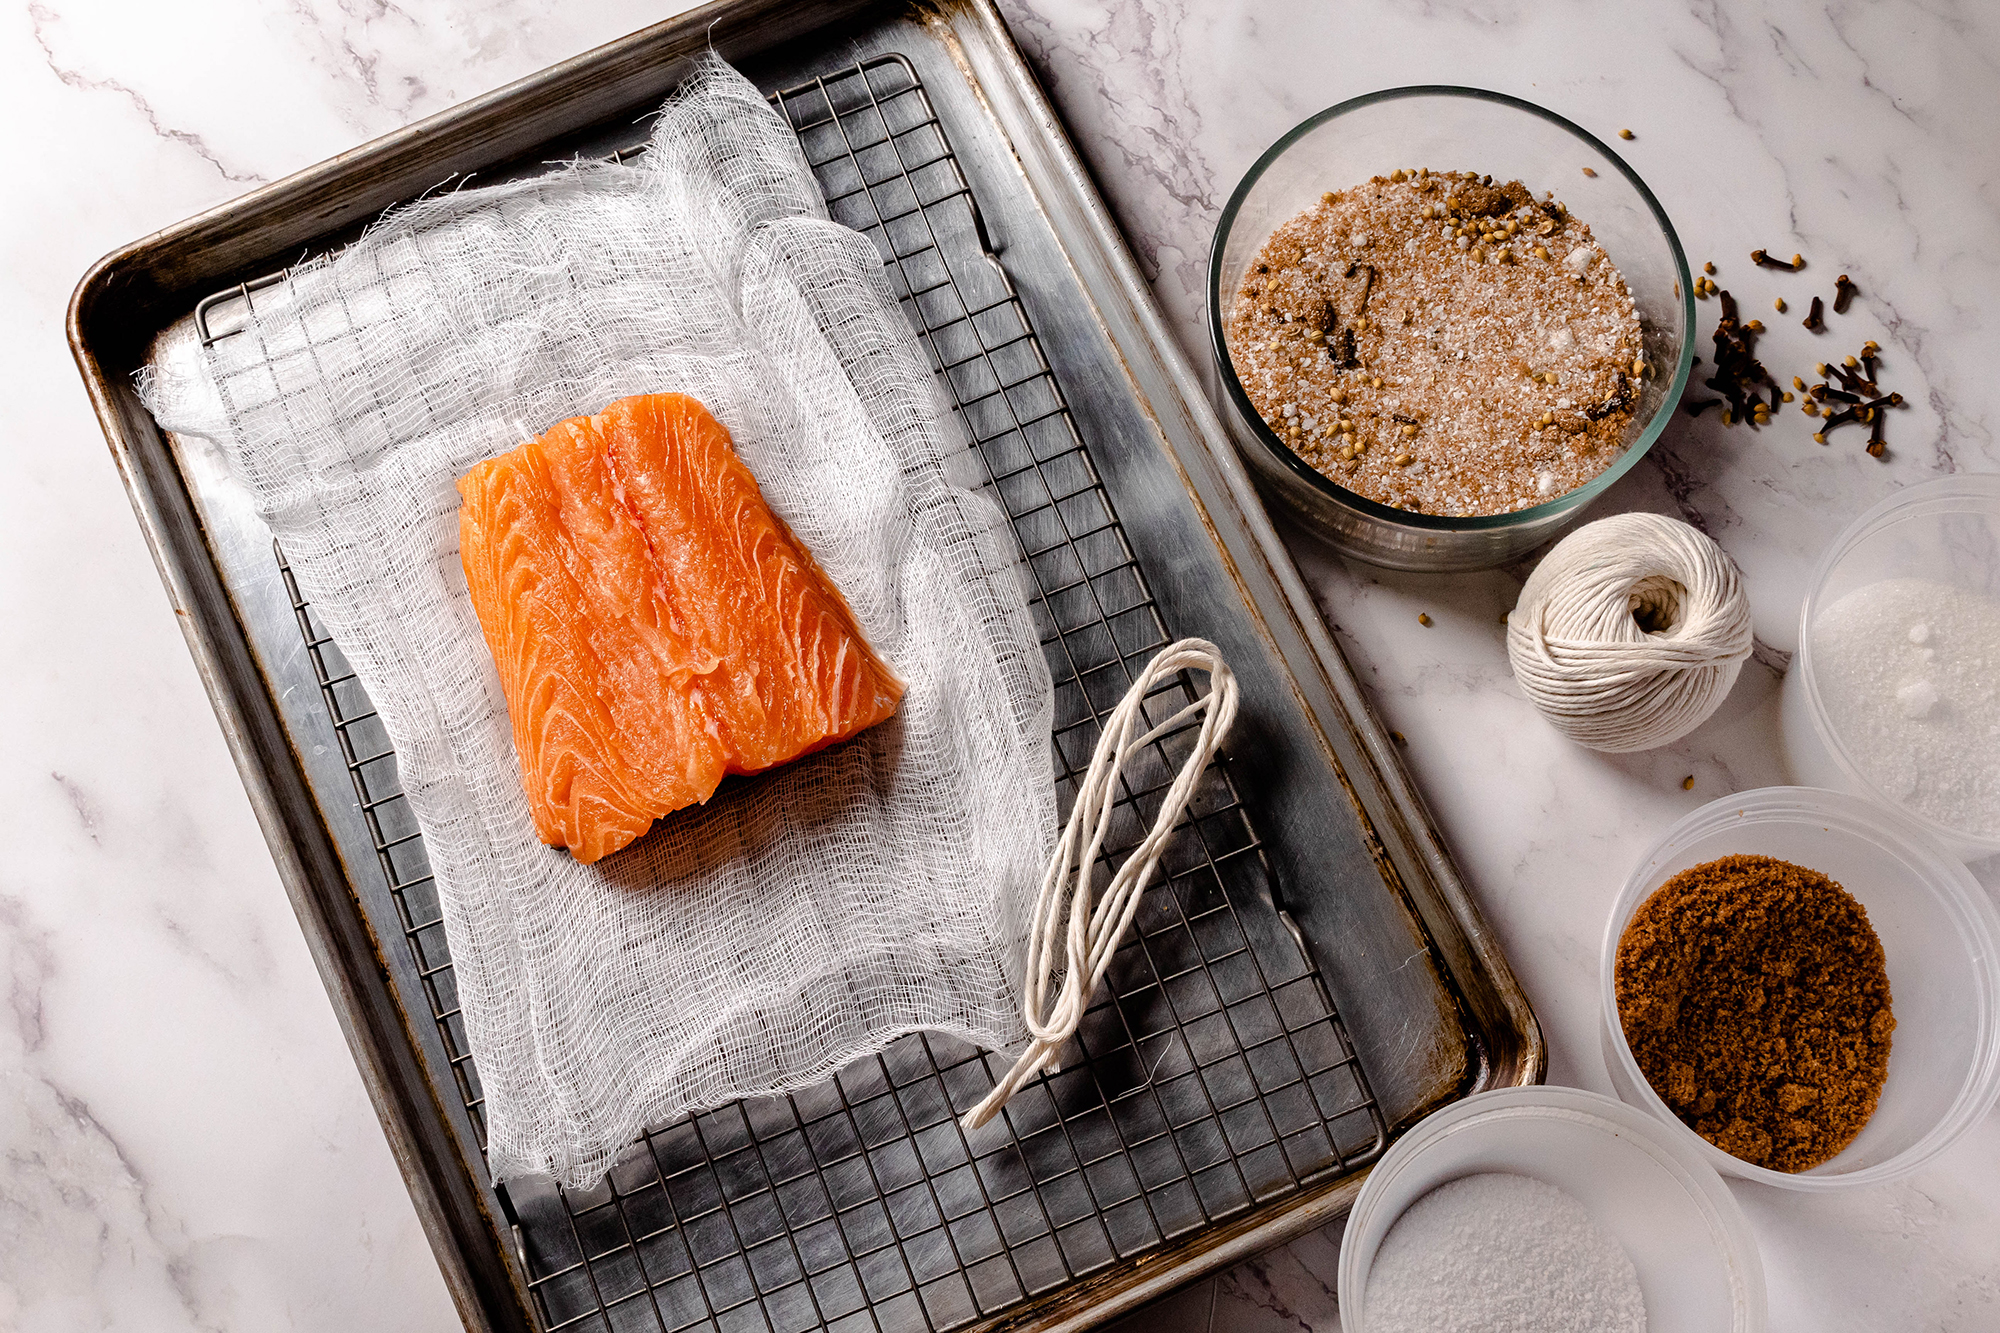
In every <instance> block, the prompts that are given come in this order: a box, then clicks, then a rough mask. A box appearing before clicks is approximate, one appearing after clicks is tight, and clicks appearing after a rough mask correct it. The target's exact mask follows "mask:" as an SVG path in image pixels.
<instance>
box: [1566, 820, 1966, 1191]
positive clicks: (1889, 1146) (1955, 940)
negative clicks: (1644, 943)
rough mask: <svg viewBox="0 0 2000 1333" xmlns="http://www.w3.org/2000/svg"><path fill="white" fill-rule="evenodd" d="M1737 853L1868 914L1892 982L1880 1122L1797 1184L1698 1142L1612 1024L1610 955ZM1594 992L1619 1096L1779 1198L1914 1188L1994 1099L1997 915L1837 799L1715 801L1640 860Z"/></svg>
mask: <svg viewBox="0 0 2000 1333" xmlns="http://www.w3.org/2000/svg"><path fill="white" fill-rule="evenodd" d="M1735 853H1749V854H1757V855H1763V856H1775V857H1777V858H1779V859H1780V860H1784V861H1790V862H1792V863H1793V864H1794V865H1801V866H1805V867H1807V868H1808V869H1812V870H1817V871H1819V872H1820V873H1821V874H1823V875H1826V876H1828V877H1829V878H1831V879H1833V880H1835V881H1836V882H1838V883H1839V884H1840V886H1841V887H1842V888H1844V889H1846V890H1847V891H1848V892H1849V893H1851V894H1853V895H1854V897H1855V898H1856V899H1857V900H1859V901H1860V903H1861V905H1862V906H1863V907H1864V908H1866V909H1867V912H1868V921H1869V924H1870V925H1871V926H1873V927H1874V929H1875V934H1876V935H1877V936H1878V937H1879V938H1880V939H1881V941H1882V952H1883V954H1884V958H1885V962H1886V963H1887V966H1888V971H1889V991H1890V1003H1891V1005H1892V1006H1893V1008H1894V1010H1895V1014H1896V1035H1895V1038H1894V1042H1893V1044H1892V1046H1891V1047H1890V1052H1889V1074H1888V1078H1887V1081H1886V1082H1885V1083H1884V1084H1883V1086H1882V1097H1881V1100H1880V1101H1879V1102H1878V1103H1877V1104H1876V1108H1875V1114H1874V1116H1873V1117H1872V1118H1871V1119H1870V1120H1869V1121H1868V1123H1867V1125H1865V1126H1864V1127H1863V1128H1862V1130H1861V1132H1860V1133H1859V1134H1858V1135H1856V1136H1855V1138H1854V1141H1853V1142H1852V1143H1850V1144H1848V1145H1847V1147H1846V1148H1845V1149H1843V1150H1842V1151H1841V1152H1840V1153H1839V1154H1838V1155H1837V1156H1835V1157H1833V1158H1832V1159H1830V1160H1828V1161H1825V1162H1822V1163H1821V1164H1820V1165H1818V1166H1816V1167H1814V1168H1813V1169H1812V1170H1810V1171H1805V1172H1801V1173H1798V1174H1791V1173H1787V1172H1783V1171H1772V1170H1770V1169H1768V1168H1766V1167H1761V1166H1753V1165H1752V1164H1750V1163H1749V1162H1745V1161H1742V1160H1740V1159H1738V1158H1736V1157H1732V1156H1731V1155H1730V1154H1728V1153H1726V1152H1724V1151H1723V1150H1722V1149H1720V1148H1718V1147H1716V1146H1715V1145H1714V1144H1712V1143H1710V1142H1709V1141H1708V1140H1707V1139H1704V1138H1702V1137H1701V1136H1700V1135H1699V1134H1697V1133H1695V1132H1694V1131H1693V1130H1692V1129H1690V1128H1688V1127H1687V1126H1686V1125H1685V1124H1683V1123H1682V1122H1681V1120H1680V1117H1678V1116H1676V1115H1675V1114H1674V1113H1673V1111H1672V1110H1671V1109H1669V1108H1668V1106H1667V1104H1666V1102H1665V1101H1664V1100H1663V1099H1662V1098H1661V1097H1660V1095H1659V1094H1658V1093H1657V1092H1655V1091H1653V1087H1652V1085H1651V1084H1650V1083H1648V1082H1647V1081H1646V1076H1645V1075H1644V1074H1643V1073H1642V1072H1640V1069H1639V1065H1638V1062H1637V1061H1636V1060H1634V1059H1633V1058H1632V1049H1631V1047H1630V1046H1629V1045H1628V1044H1627V1043H1626V1041H1625V1030H1624V1027H1623V1025H1622V1024H1620V1022H1619V1020H1618V997H1617V990H1616V988H1615V985H1614V970H1615V967H1616V963H1617V954H1618V941H1619V940H1620V938H1621V937H1623V935H1624V933H1625V927H1626V924H1627V923H1628V922H1630V921H1631V919H1632V916H1633V914H1634V913H1635V912H1637V911H1638V910H1639V905H1640V904H1641V903H1643V902H1644V901H1645V900H1646V899H1647V898H1648V897H1650V896H1652V893H1653V891H1654V890H1655V889H1657V888H1659V887H1660V885H1661V884H1663V883H1665V882H1666V881H1667V880H1668V879H1669V878H1671V877H1672V876H1674V875H1676V874H1678V873H1680V872H1681V871H1683V870H1686V869H1688V868H1690V867H1692V866H1697V865H1701V864H1703V863H1704V862H1708V861H1713V860H1715V859H1716V858H1717V857H1721V856H1729V855H1732V854H1735ZM1598 984H1599V986H1600V989H1601V991H1602V995H1603V1004H1602V1006H1601V1017H1602V1033H1603V1040H1604V1062H1605V1065H1606V1067H1607V1068H1608V1069H1609V1070H1610V1074H1611V1083H1612V1086H1613V1087H1614V1088H1616V1089H1617V1091H1618V1095H1619V1096H1620V1097H1622V1098H1624V1100H1625V1101H1627V1102H1629V1103H1630V1104H1631V1105H1633V1106H1636V1107H1640V1108H1642V1109H1643V1110H1645V1111H1647V1112H1649V1113H1651V1114H1652V1115H1653V1116H1654V1117H1655V1118H1656V1119H1658V1120H1659V1121H1660V1122H1661V1124H1662V1125H1664V1126H1665V1130H1664V1132H1665V1133H1666V1134H1667V1135H1668V1136H1669V1137H1671V1138H1673V1139H1674V1140H1676V1141H1677V1142H1679V1143H1681V1144H1682V1145H1683V1146H1685V1147H1687V1148H1689V1149H1690V1150H1692V1151H1694V1152H1696V1153H1698V1154H1699V1155H1700V1156H1701V1157H1702V1158H1703V1159H1704V1160H1706V1161H1707V1162H1708V1163H1709V1164H1710V1165H1711V1166H1713V1167H1714V1168H1715V1169H1716V1170H1718V1171H1721V1172H1724V1173H1726V1174H1728V1175H1733V1176H1738V1177H1740V1178H1742V1179H1744V1180H1754V1181H1757V1182H1759V1183H1760V1184H1765V1185H1775V1186H1777V1187H1778V1188H1780V1189H1788V1190H1809V1191H1824V1190H1837V1189H1847V1188H1850V1187H1853V1186H1858V1185H1874V1184H1879V1183H1880V1182H1882V1181H1885V1180H1893V1179H1895V1178H1897V1177H1899V1176H1904V1175H1908V1174H1909V1173H1910V1172H1912V1171H1914V1170H1916V1169H1917V1168H1918V1167H1919V1166H1921V1165H1923V1164H1924V1163H1925V1162H1928V1161H1929V1160H1930V1159H1931V1158H1933V1157H1935V1156H1937V1155H1938V1154H1939V1153H1941V1152H1943V1151H1944V1150H1945V1148H1946V1147H1947V1146H1949V1145H1950V1144H1951V1143H1952V1141H1953V1140H1955V1139H1957V1138H1958V1137H1959V1136H1960V1135H1961V1134H1963V1133H1964V1132H1965V1131H1966V1130H1967V1129H1969V1128H1971V1127H1972V1125H1973V1124H1975V1123H1976V1122H1977V1121H1978V1120H1979V1118H1980V1117H1981V1116H1983V1115H1985V1114H1986V1112H1987V1110H1988V1109H1989V1108H1991V1107H1992V1105H1993V1101H1994V1097H1995V1094H1996V1093H2000V913H1996V912H1995V911H1994V908H1993V903H1992V901H1991V900H1990V899H1988V897H1987V896H1986V893H1985V891H1984V890H1983V889H1981V888H1980V887H1979V885H1978V884H1977V883H1976V882H1975V881H1974V880H1973V878H1972V876H1971V875H1970V874H1969V873H1967V871H1966V869H1965V867H1964V865H1962V864H1960V863H1959V862H1958V861H1956V860H1953V859H1952V858H1951V857H1949V856H1947V855H1946V854H1944V853H1943V852H1941V851H1939V850H1937V849H1935V848H1934V847H1932V846H1930V845H1929V844H1928V843H1926V842H1924V841H1921V840H1920V839H1918V838H1917V837H1915V836H1913V835H1912V833H1911V831H1910V830H1909V827H1908V825H1906V824H1905V823H1903V821H1902V820H1901V818H1900V817H1899V816H1897V815H1896V814H1895V813H1894V812H1893V811H1890V810H1885V809H1883V808H1882V807H1880V806H1878V805H1876V804H1875V803H1874V802H1872V801H1868V800H1865V799H1863V798H1861V797H1858V796H1852V795H1849V794H1848V793H1845V792H1836V791H1824V790H1821V789H1818V788H1813V787H1765V788H1761V789H1759V790H1757V791H1748V792H1743V793H1741V794H1739V795H1736V796H1727V797H1724V798H1723V799H1722V800H1719V801H1712V802H1710V803H1709V804H1707V805H1705V806H1703V807H1702V808H1701V809H1699V810H1696V811H1695V812H1694V813H1693V814H1691V815H1689V816H1688V817H1687V818H1685V819H1683V820H1681V822H1680V823H1678V824H1676V825H1674V826H1673V828H1671V829H1669V830H1668V831H1667V834H1666V836H1665V837H1663V838H1661V839H1660V841H1659V842H1658V843H1657V844H1655V845H1654V847H1653V849H1652V850H1651V851H1650V852H1648V853H1647V854H1646V855H1645V856H1644V857H1643V858H1641V860H1640V862H1639V865H1638V868H1637V869H1636V870H1634V871H1633V872H1632V876H1631V878H1630V879H1628V880H1627V881H1626V882H1625V887H1624V889H1623V890H1622V891H1621V892H1620V893H1619V895H1618V901H1617V903H1616V904H1615V905H1614V906H1613V907H1612V909H1611V920H1610V923H1609V924H1608V925H1607V926H1606V928H1605V932H1604V955H1603V959H1602V962H1601V966H1600V969H1599V978H1598Z"/></svg>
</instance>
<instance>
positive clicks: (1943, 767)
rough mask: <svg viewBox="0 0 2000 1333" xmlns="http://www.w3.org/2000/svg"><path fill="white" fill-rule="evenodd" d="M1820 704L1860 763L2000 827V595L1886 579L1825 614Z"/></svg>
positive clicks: (1957, 818)
mask: <svg viewBox="0 0 2000 1333" xmlns="http://www.w3.org/2000/svg"><path fill="white" fill-rule="evenodd" d="M1812 665H1813V679H1814V681H1815V682H1816V683H1817V684H1818V685H1819V693H1820V701H1821V703H1822V704H1824V705H1825V708H1826V714H1827V717H1828V718H1830V719H1831V720H1832V722H1833V726H1834V730H1835V731H1837V732H1838V733H1839V735H1840V739H1841V742H1842V744H1844V745H1845V746H1846V747H1847V752H1848V753H1849V754H1850V755H1852V756H1853V757H1854V761H1855V763H1856V764H1858V765H1860V767H1861V771H1862V772H1863V773H1865V774H1867V775H1868V777H1869V779H1870V780H1871V781H1873V782H1874V783H1875V784H1876V785H1877V786H1879V787H1880V788H1881V789H1882V790H1883V791H1885V792H1887V793H1888V794H1889V795H1890V796H1892V797H1894V798H1895V799H1896V800H1898V801H1901V802H1902V803H1903V804H1905V805H1907V806H1909V807H1910V808H1911V809H1913V810H1916V811H1918V812H1920V813H1922V814H1925V815H1928V816H1930V817H1931V818H1932V819H1935V820H1937V821H1938V822H1939V823H1940V824H1944V825H1946V826H1947V827H1950V828H1954V829H1961V830H1964V831H1965V832H1968V833H1979V834H1986V835H1989V836H1990V835H1992V834H1996V833H2000V602H1996V601H1994V600H1993V599H1992V598H1990V597H1983V596H1981V595H1979V594H1978V593H1973V592H1967V591H1965V590H1964V589H1962V588H1954V587H1951V586H1950V585H1948V584H1943V583H1932V582H1929V581H1928V580H1924V579H1884V580H1882V581H1881V582H1879V583H1871V584H1869V585H1868V586H1867V587H1864V588H1859V589H1856V590H1855V591H1854V592H1851V593H1849V594H1847V596H1845V597H1843V598H1841V599H1840V600H1839V601H1837V602H1835V603H1833V604H1832V605H1831V606H1829V607H1827V608H1826V610H1824V611H1822V612H1820V614H1819V617H1818V619H1816V620H1815V621H1814V622H1813V629H1812Z"/></svg>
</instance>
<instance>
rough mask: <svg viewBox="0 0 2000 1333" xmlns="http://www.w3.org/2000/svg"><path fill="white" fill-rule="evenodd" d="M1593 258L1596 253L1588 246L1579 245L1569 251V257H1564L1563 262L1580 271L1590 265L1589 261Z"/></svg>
mask: <svg viewBox="0 0 2000 1333" xmlns="http://www.w3.org/2000/svg"><path fill="white" fill-rule="evenodd" d="M1594 258H1596V255H1595V253H1594V252H1593V251H1592V250H1591V248H1590V247H1589V246H1587V245H1579V246H1578V247H1576V249H1574V250H1572V251H1570V252H1569V257H1568V258H1566V259H1564V260H1563V263H1564V264H1566V265H1568V266H1569V267H1570V268H1572V269H1574V270H1575V271H1576V272H1578V273H1581V272H1583V271H1584V270H1585V269H1587V268H1589V267H1590V261H1591V260H1592V259H1594Z"/></svg>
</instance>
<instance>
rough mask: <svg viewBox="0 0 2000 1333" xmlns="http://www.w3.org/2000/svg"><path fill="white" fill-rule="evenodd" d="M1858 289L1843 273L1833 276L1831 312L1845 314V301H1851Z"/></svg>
mask: <svg viewBox="0 0 2000 1333" xmlns="http://www.w3.org/2000/svg"><path fill="white" fill-rule="evenodd" d="M1860 290H1861V289H1860V288H1859V287H1856V286H1855V285H1854V284H1853V283H1852V282H1849V281H1848V279H1847V275H1846V274H1845V273H1843V274H1841V275H1840V276H1839V277H1838V278H1835V279H1834V280H1833V313H1834V314H1836V315H1844V314H1846V313H1847V303H1848V302H1849V301H1852V300H1853V299H1854V294H1855V293H1856V292H1858V291H1860Z"/></svg>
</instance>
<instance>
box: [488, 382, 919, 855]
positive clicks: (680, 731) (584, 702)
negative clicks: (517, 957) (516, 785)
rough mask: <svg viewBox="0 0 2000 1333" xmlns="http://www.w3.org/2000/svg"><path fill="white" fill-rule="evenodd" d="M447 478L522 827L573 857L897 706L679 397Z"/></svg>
mask: <svg viewBox="0 0 2000 1333" xmlns="http://www.w3.org/2000/svg"><path fill="white" fill-rule="evenodd" d="M458 491H459V495H460V497H461V498H462V500H463V504H462V506H461V507H460V509H459V554H460V558H461V559H462V560H463V561H464V564H465V581H466V586H467V587H468V588H469V589H470V591H471V593H472V605H473V609H474V610H475V611H476V612H477V613H478V615H479V625H480V628H481V629H482V630H484V631H485V635H486V644H487V647H488V648H490V649H491V650H492V652H493V661H494V663H495V665H497V666H498V667H499V669H500V683H501V686H502V688H503V689H504V690H505V692H506V696H507V716H508V718H509V720H510V721H511V722H512V724H513V729H514V751H515V753H516V755H518V756H519V758H520V761H521V784H522V786H523V787H524V788H526V790H527V793H528V803H529V805H530V807H532V809H533V811H534V817H535V830H536V832H537V833H538V834H540V836H541V839H542V841H543V842H546V843H548V844H549V845H550V846H553V847H567V848H569V850H570V854H571V855H572V856H574V857H576V859H577V860H579V861H585V862H590V861H595V860H597V859H598V858H600V857H603V856H607V855H609V854H610V853H612V852H615V851H617V850H618V849H619V848H621V847H623V846H625V845H626V844H627V843H629V842H631V841H632V840H633V839H635V838H637V837H639V836H640V835H641V834H643V833H644V832H645V831H646V830H647V829H648V828H650V827H651V826H652V823H653V821H654V820H656V819H658V818H660V817H661V816H663V815H667V814H671V813H672V812H673V811H675V810H679V809H682V808H683V807H685V806H689V805H694V804H696V803H698V802H702V801H706V800H707V799H708V798H709V796H710V795H711V794H712V793H713V792H714V791H715V789H716V786H717V785H718V784H719V783H720V782H721V781H722V779H723V777H724V776H725V775H727V774H730V773H758V772H762V771H763V770H764V769H767V768H772V767H774V766H776V765H778V764H782V763H785V762H787V761H789V760H792V759H797V758H798V757H799V756H800V755H805V754H810V753H812V752H813V751H814V750H818V749H820V748H822V747H824V746H828V745H832V744H834V743H835V742H837V741H843V740H846V739H847V738H848V737H850V736H853V735H855V734H856V733H857V732H860V731H863V730H865V729H866V728H868V727H872V726H874V725H875V724H876V723H877V722H880V721H882V720H883V719H884V718H886V717H888V716H889V715H890V714H891V713H893V712H895V711H896V702H897V700H899V699H900V698H902V695H903V684H902V682H901V681H900V680H898V679H897V678H896V676H895V674H894V673H893V672H891V671H890V670H889V667H888V665H887V664H886V663H884V662H883V661H882V659H881V658H879V657H877V656H876V655H875V652H874V650H873V649H871V648H870V647H869V646H868V643H867V641H866V640H865V639H864V638H863V637H862V634H861V629H860V627H859V626H858V625H856V624H855V621H854V613H853V612H852V611H850V610H849V609H848V606H847V602H846V600H845V599H844V598H842V597H841V595H840V590H839V589H838V588H836V587H834V586H833V583H832V581H831V580H830V579H828V578H827V576H826V575H825V574H824V573H823V572H821V570H820V568H819V566H818V565H817V564H815V563H813V558H812V554H811V553H810V552H808V551H807V550H806V548H805V546H804V545H803V544H802V543H801V542H800V541H799V539H798V538H796V537H794V536H793V535H792V533H791V530H790V529H789V528H787V527H786V526H785V524H784V523H783V522H782V521H781V520H780V519H779V518H778V517H777V516H776V515H775V514H773V513H772V512H771V509H770V506H769V505H767V504H765V503H764V496H763V493H762V492H761V491H760V490H758V488H757V479H756V478H755V477H753V476H751V475H750V469H749V468H747V467H745V466H744V465H743V461H742V460H741V459H739V458H738V457H737V456H736V450H735V449H734V448H733V447H732V446H731V444H730V440H729V432H728V431H727V430H726V429H724V428H723V426H722V424H721V423H720V422H718V421H717V420H716V419H715V418H714V417H712V416H710V415H709V413H708V409H706V408H704V407H703V406H702V405H701V404H700V403H699V402H697V401H695V400H694V399H693V398H690V397H688V396H686V395H685V394H677V393H664V394H647V395H642V396H639V397H635V398H626V399H622V400H620V401H619V402H616V403H613V404H612V405H611V406H610V407H607V408H605V409H604V411H602V412H600V413H599V414H598V415H596V416H594V417H574V418H572V419H570V420H568V421H564V422H561V423H560V424H558V425H556V426H555V427H553V428H551V429H550V431H549V432H548V434H546V435H544V436H542V437H541V438H540V439H539V440H530V441H528V442H527V443H526V444H523V445H521V446H520V447H519V448H518V449H515V450H513V451H512V452H510V453H506V454H502V455H501V456H500V457H498V458H495V459H492V460H491V461H489V462H485V463H481V464H480V465H479V466H478V467H475V468H473V469H472V471H470V472H468V473H467V474H466V475H465V476H464V477H462V478H461V479H460V480H459V483H458Z"/></svg>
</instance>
